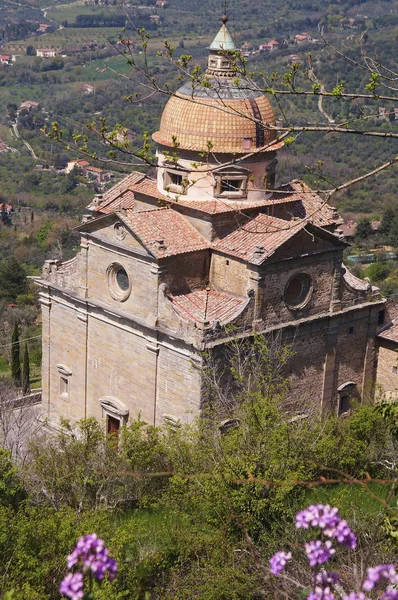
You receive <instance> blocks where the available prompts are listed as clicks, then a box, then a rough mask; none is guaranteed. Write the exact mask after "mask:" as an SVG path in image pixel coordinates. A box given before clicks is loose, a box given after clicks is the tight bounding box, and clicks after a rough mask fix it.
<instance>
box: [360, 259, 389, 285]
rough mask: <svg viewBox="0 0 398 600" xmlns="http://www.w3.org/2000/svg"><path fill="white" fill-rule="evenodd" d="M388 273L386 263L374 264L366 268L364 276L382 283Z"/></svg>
mask: <svg viewBox="0 0 398 600" xmlns="http://www.w3.org/2000/svg"><path fill="white" fill-rule="evenodd" d="M389 272H390V268H389V265H388V264H387V263H386V262H375V263H373V264H371V265H369V267H367V268H366V269H365V271H364V273H363V274H364V276H365V277H369V279H370V280H371V281H372V282H373V281H382V280H383V279H386V277H387V276H388V274H389Z"/></svg>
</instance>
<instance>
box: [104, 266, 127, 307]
mask: <svg viewBox="0 0 398 600" xmlns="http://www.w3.org/2000/svg"><path fill="white" fill-rule="evenodd" d="M107 279H108V288H109V293H110V295H111V296H112V298H113V299H114V300H118V301H119V302H124V300H127V298H128V297H129V296H130V292H131V281H130V278H129V276H128V274H127V271H126V269H125V268H124V267H123V266H122V265H119V264H118V263H112V264H111V265H109V267H108V269H107Z"/></svg>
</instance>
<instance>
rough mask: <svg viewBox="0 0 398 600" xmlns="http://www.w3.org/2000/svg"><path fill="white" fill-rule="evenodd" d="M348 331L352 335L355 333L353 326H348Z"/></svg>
mask: <svg viewBox="0 0 398 600" xmlns="http://www.w3.org/2000/svg"><path fill="white" fill-rule="evenodd" d="M348 333H349V335H352V334H353V333H354V328H353V327H349V328H348Z"/></svg>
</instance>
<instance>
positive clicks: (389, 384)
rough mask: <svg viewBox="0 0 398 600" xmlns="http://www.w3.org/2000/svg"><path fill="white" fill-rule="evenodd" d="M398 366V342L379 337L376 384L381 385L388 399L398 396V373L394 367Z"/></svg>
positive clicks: (394, 398)
mask: <svg viewBox="0 0 398 600" xmlns="http://www.w3.org/2000/svg"><path fill="white" fill-rule="evenodd" d="M396 367H398V344H396V343H394V342H389V341H388V340H381V339H380V338H379V344H378V360H377V375H376V385H378V386H380V387H381V391H382V392H384V393H385V395H386V399H387V400H396V399H397V398H398V373H394V372H393V368H396Z"/></svg>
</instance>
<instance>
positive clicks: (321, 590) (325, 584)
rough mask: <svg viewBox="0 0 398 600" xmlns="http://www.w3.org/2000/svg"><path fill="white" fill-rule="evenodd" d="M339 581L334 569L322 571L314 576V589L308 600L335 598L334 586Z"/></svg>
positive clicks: (331, 599) (329, 599)
mask: <svg viewBox="0 0 398 600" xmlns="http://www.w3.org/2000/svg"><path fill="white" fill-rule="evenodd" d="M338 581H339V576H338V575H337V573H335V572H334V571H321V572H320V573H316V575H315V576H314V585H313V591H312V592H311V593H310V594H309V596H307V599H306V600H319V599H320V598H321V599H322V600H334V594H333V586H334V585H336V583H338Z"/></svg>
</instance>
